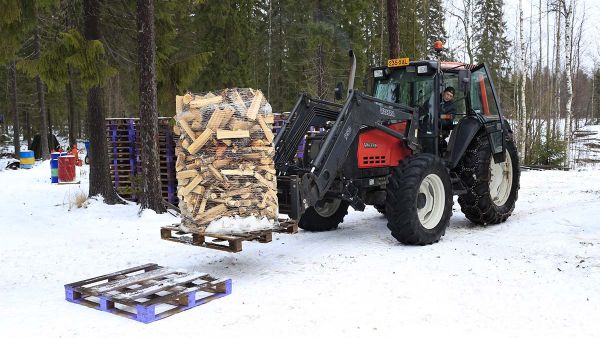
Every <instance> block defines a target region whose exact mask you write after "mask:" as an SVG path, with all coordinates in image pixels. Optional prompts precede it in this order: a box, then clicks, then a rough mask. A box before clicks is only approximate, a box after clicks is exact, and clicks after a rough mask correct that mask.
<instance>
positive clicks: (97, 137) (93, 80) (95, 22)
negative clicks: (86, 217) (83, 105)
mask: <svg viewBox="0 0 600 338" xmlns="http://www.w3.org/2000/svg"><path fill="white" fill-rule="evenodd" d="M83 13H84V14H83V16H84V36H85V41H81V40H79V39H77V38H78V37H79V36H78V35H77V34H73V35H72V36H71V38H73V40H72V42H75V43H77V42H78V43H79V45H80V46H82V47H84V48H80V49H79V51H80V53H79V54H76V55H75V56H74V58H73V59H74V60H76V61H77V63H78V64H79V65H80V66H84V67H85V70H86V72H83V73H82V83H85V84H86V85H87V86H89V89H88V94H87V105H88V130H89V136H90V155H91V156H90V157H91V159H92V160H91V162H90V190H89V196H95V195H102V196H103V197H104V202H105V203H106V204H116V203H120V199H119V196H117V193H116V192H115V190H114V188H113V185H112V181H111V179H110V172H109V170H108V169H109V168H108V149H107V145H106V137H105V135H104V123H105V122H104V116H105V115H104V114H105V112H104V106H103V102H102V97H103V92H102V84H103V83H104V82H105V81H106V78H107V76H106V75H107V73H110V72H111V71H110V70H109V67H107V65H106V63H105V61H104V59H103V54H104V53H103V48H102V42H100V38H101V35H100V25H99V24H100V22H99V19H100V1H99V0H84V2H83ZM82 56H84V58H82ZM86 61H87V62H86ZM82 68H83V67H82Z"/></svg>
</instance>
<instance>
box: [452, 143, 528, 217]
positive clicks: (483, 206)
mask: <svg viewBox="0 0 600 338" xmlns="http://www.w3.org/2000/svg"><path fill="white" fill-rule="evenodd" d="M504 145H505V161H504V162H500V163H496V162H495V161H494V158H493V156H492V152H491V148H490V145H489V140H488V137H487V135H486V134H485V133H484V132H481V133H479V134H478V135H477V136H476V137H475V138H474V139H473V141H472V142H471V144H470V145H469V148H467V151H466V153H465V155H464V156H463V158H462V159H461V161H460V162H459V164H458V166H457V168H456V171H457V172H458V174H459V177H460V179H461V180H462V183H463V185H464V186H465V187H466V188H467V192H466V193H465V194H462V195H460V196H459V197H458V203H459V204H460V207H461V210H462V212H463V213H464V214H465V216H466V217H467V218H468V219H469V220H470V221H471V222H473V223H475V224H481V225H486V224H497V223H501V222H504V221H506V219H507V218H508V217H509V216H510V215H511V213H512V211H513V209H514V208H515V202H516V201H517V198H518V192H519V176H520V170H519V157H518V155H517V149H516V147H515V144H514V141H513V139H512V138H511V137H509V136H507V137H506V139H505V142H504Z"/></svg>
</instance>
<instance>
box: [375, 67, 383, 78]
mask: <svg viewBox="0 0 600 338" xmlns="http://www.w3.org/2000/svg"><path fill="white" fill-rule="evenodd" d="M373 77H376V78H380V77H383V69H375V70H374V71H373Z"/></svg>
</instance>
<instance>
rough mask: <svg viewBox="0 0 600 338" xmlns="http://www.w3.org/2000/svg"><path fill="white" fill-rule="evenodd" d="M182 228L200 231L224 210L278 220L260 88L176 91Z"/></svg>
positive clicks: (269, 118)
mask: <svg viewBox="0 0 600 338" xmlns="http://www.w3.org/2000/svg"><path fill="white" fill-rule="evenodd" d="M176 110H177V115H176V121H177V123H176V125H175V127H174V132H175V134H176V135H179V140H178V141H177V146H176V150H175V152H176V155H177V162H176V165H175V169H176V172H177V182H178V189H177V195H178V197H179V208H180V209H181V215H182V228H183V229H185V230H186V231H188V232H192V233H203V232H204V230H205V229H206V227H207V226H208V225H209V224H210V223H211V222H213V221H215V220H217V219H220V218H222V217H227V216H239V217H250V216H254V217H256V218H259V219H262V218H265V217H266V218H267V219H268V220H270V221H272V222H273V224H275V222H276V220H277V213H278V205H277V186H276V183H277V179H276V175H275V167H274V164H273V156H274V148H273V144H272V142H273V138H274V136H273V132H272V131H271V130H272V124H273V114H272V111H271V106H270V105H269V104H268V102H267V101H266V99H265V98H264V96H263V94H262V92H261V91H260V90H252V89H249V88H244V89H241V88H240V89H237V88H236V89H225V90H223V91H221V92H220V93H216V94H213V93H207V94H204V95H194V94H191V93H188V94H186V95H184V96H177V99H176Z"/></svg>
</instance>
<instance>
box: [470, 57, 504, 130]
mask: <svg viewBox="0 0 600 338" xmlns="http://www.w3.org/2000/svg"><path fill="white" fill-rule="evenodd" d="M471 106H472V107H473V110H474V111H475V113H477V114H479V115H483V116H484V117H486V118H488V119H496V118H499V117H500V116H499V113H498V104H497V102H496V99H495V97H494V93H493V92H492V85H491V83H490V79H489V77H488V74H487V73H486V71H485V68H481V69H478V70H476V71H474V72H473V73H472V74H471Z"/></svg>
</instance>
